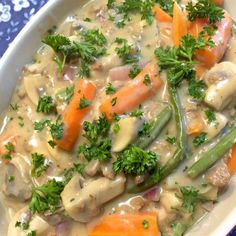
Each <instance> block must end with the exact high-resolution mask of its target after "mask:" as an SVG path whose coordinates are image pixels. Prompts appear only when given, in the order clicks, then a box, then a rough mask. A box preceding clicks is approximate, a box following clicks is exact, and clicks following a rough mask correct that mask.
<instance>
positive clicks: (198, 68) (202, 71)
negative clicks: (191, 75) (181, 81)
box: [194, 64, 207, 80]
mask: <svg viewBox="0 0 236 236" xmlns="http://www.w3.org/2000/svg"><path fill="white" fill-rule="evenodd" d="M194 67H195V70H196V76H197V79H199V80H200V79H201V78H202V76H203V75H204V74H205V73H206V72H207V68H206V66H204V65H202V64H196V65H195V66H194Z"/></svg>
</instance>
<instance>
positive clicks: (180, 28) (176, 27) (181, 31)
mask: <svg viewBox="0 0 236 236" xmlns="http://www.w3.org/2000/svg"><path fill="white" fill-rule="evenodd" d="M187 27H188V26H187V19H186V17H185V15H184V13H183V11H182V10H181V8H180V6H179V5H178V4H177V3H176V2H175V4H174V10H173V29H172V37H173V41H174V45H175V46H176V47H178V46H179V45H180V41H181V38H182V37H183V36H184V35H186V34H187V30H188V29H187Z"/></svg>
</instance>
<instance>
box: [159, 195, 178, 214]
mask: <svg viewBox="0 0 236 236" xmlns="http://www.w3.org/2000/svg"><path fill="white" fill-rule="evenodd" d="M160 203H161V205H162V206H163V207H164V208H165V209H166V211H167V212H172V211H173V208H179V207H180V206H181V204H182V202H181V200H180V198H178V197H177V196H176V192H170V191H164V192H163V193H162V194H161V197H160Z"/></svg>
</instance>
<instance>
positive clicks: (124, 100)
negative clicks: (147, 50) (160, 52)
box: [100, 63, 163, 121]
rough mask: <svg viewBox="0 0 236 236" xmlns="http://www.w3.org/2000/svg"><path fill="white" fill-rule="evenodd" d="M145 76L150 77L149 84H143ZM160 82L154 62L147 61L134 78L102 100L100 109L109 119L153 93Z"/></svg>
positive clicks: (141, 101)
mask: <svg viewBox="0 0 236 236" xmlns="http://www.w3.org/2000/svg"><path fill="white" fill-rule="evenodd" d="M147 76H148V77H149V79H150V82H151V83H150V85H145V83H144V79H145V77H147ZM162 83H163V82H162V80H161V79H160V77H158V69H157V66H156V64H155V63H149V64H148V65H147V66H145V67H144V68H143V70H142V71H141V72H140V73H139V74H138V75H137V76H136V77H135V79H133V80H132V81H130V83H128V84H127V85H126V86H124V87H123V88H122V89H120V90H119V91H118V92H117V93H115V94H114V95H113V96H112V97H111V98H109V99H107V100H106V101H105V102H103V103H102V104H101V106H100V111H101V112H102V113H104V114H105V115H106V117H107V119H108V120H110V121H111V120H112V118H113V115H114V114H117V115H120V114H123V113H125V112H128V111H131V110H133V109H135V108H136V107H137V106H138V105H140V104H142V103H143V102H144V101H145V100H147V99H148V98H150V97H152V96H153V95H155V94H156V92H157V90H158V89H160V87H161V85H162ZM114 101H115V102H114Z"/></svg>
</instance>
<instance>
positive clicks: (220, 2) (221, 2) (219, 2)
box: [214, 0, 224, 6]
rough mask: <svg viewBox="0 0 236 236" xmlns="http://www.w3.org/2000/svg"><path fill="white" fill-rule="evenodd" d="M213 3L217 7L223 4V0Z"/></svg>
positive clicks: (216, 0) (215, 0)
mask: <svg viewBox="0 0 236 236" xmlns="http://www.w3.org/2000/svg"><path fill="white" fill-rule="evenodd" d="M214 3H215V4H216V5H218V6H221V5H223V4H224V0H214Z"/></svg>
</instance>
